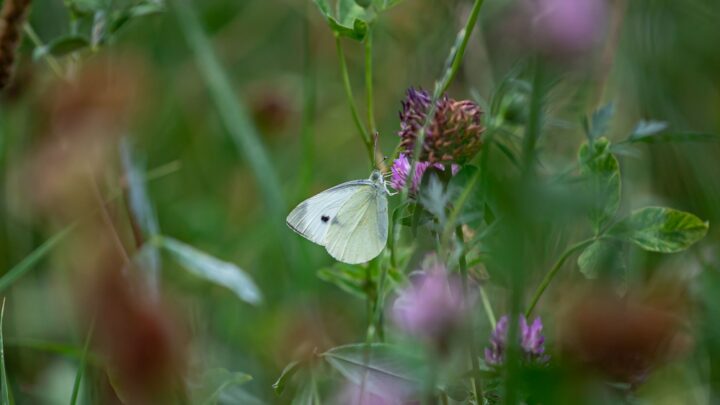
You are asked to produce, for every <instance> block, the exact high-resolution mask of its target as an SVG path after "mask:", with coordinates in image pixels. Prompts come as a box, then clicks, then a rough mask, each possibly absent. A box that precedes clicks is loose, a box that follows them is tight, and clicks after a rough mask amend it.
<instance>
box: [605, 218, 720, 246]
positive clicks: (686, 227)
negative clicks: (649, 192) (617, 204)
mask: <svg viewBox="0 0 720 405" xmlns="http://www.w3.org/2000/svg"><path fill="white" fill-rule="evenodd" d="M708 227H709V226H708V223H707V222H703V221H702V220H700V218H698V217H696V216H695V215H693V214H690V213H688V212H683V211H678V210H675V209H672V208H665V207H647V208H642V209H639V210H636V211H633V212H632V213H631V214H630V216H629V217H627V218H625V219H624V220H622V221H621V222H619V223H618V224H616V225H615V226H613V227H612V228H611V229H610V230H609V234H610V235H612V236H615V237H617V238H619V239H621V240H625V241H628V242H632V243H634V244H636V245H637V246H639V247H641V248H643V249H645V250H647V251H650V252H659V253H676V252H680V251H682V250H685V249H687V248H688V247H690V246H691V245H692V244H694V243H696V242H697V241H699V240H700V239H702V238H703V237H705V234H706V233H707V231H708Z"/></svg>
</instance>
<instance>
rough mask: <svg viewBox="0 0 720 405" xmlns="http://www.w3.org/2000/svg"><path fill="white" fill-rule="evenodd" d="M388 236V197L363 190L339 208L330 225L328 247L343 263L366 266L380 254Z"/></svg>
mask: <svg viewBox="0 0 720 405" xmlns="http://www.w3.org/2000/svg"><path fill="white" fill-rule="evenodd" d="M387 236H388V215H387V197H386V195H385V193H384V192H383V191H382V190H379V189H378V188H376V187H370V188H367V189H362V190H359V191H358V193H357V194H355V195H353V196H352V198H349V199H348V200H347V201H346V202H345V203H344V204H343V205H342V206H341V207H340V208H339V210H338V211H337V214H336V215H335V217H334V219H333V220H332V221H331V223H330V228H329V229H328V232H327V235H326V241H325V248H326V249H327V251H328V253H330V255H331V256H332V257H334V258H335V259H337V260H339V261H341V262H344V263H349V264H356V263H363V262H367V261H369V260H372V259H373V258H375V257H376V256H377V255H379V254H380V252H381V251H382V250H383V248H384V247H385V243H386V242H387Z"/></svg>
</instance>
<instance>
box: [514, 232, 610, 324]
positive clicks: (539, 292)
mask: <svg viewBox="0 0 720 405" xmlns="http://www.w3.org/2000/svg"><path fill="white" fill-rule="evenodd" d="M595 241H596V239H595V238H590V239H586V240H584V241H582V242H578V243H576V244H574V245H572V246H570V247H569V248H567V250H565V252H563V254H562V255H560V258H559V259H558V260H557V262H555V265H553V267H552V268H551V269H550V271H549V272H547V274H545V277H544V278H543V280H542V282H540V285H539V286H538V288H537V290H535V294H534V295H533V298H532V300H531V301H530V306H529V307H528V309H527V311H526V312H525V316H526V317H529V316H530V315H531V314H532V312H533V310H534V309H535V306H536V305H537V303H538V301H540V297H542V295H543V293H544V292H545V290H546V289H547V287H548V285H550V282H551V281H552V280H553V278H555V275H556V274H557V273H558V271H560V268H562V265H563V264H565V261H566V260H567V259H568V258H569V257H570V256H571V255H572V254H573V253H575V252H577V251H578V250H580V249H583V248H585V247H586V246H589V245H590V244H591V243H593V242H595Z"/></svg>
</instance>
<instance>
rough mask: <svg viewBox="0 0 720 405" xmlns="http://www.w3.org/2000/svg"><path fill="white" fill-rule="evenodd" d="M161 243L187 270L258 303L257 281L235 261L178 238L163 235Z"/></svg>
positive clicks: (249, 301) (242, 298) (250, 301)
mask: <svg viewBox="0 0 720 405" xmlns="http://www.w3.org/2000/svg"><path fill="white" fill-rule="evenodd" d="M158 239H159V243H160V245H161V246H162V247H163V248H165V249H166V250H167V251H168V252H169V253H170V254H171V256H172V257H173V258H174V259H175V260H177V262H178V263H180V265H182V266H183V267H184V268H185V269H186V270H188V271H189V272H191V273H193V274H195V275H196V276H199V277H202V278H204V279H205V280H208V281H210V282H212V283H215V284H218V285H221V286H224V287H227V288H229V289H230V290H231V291H232V292H234V293H235V295H236V296H237V297H238V298H240V299H241V300H243V301H245V302H247V303H249V304H253V305H257V304H260V302H261V301H262V294H261V293H260V290H259V289H258V287H257V286H256V285H255V282H253V280H252V279H251V278H250V276H249V275H248V274H247V273H245V272H244V271H243V270H242V269H240V268H239V267H238V266H236V265H235V264H233V263H229V262H226V261H222V260H220V259H217V258H215V257H213V256H210V255H209V254H207V253H205V252H202V251H200V250H198V249H196V248H194V247H192V246H190V245H186V244H185V243H182V242H180V241H178V240H175V239H172V238H169V237H166V236H163V237H161V238H158Z"/></svg>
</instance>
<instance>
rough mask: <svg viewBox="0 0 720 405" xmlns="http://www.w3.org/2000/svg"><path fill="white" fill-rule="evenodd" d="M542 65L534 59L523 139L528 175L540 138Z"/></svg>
mask: <svg viewBox="0 0 720 405" xmlns="http://www.w3.org/2000/svg"><path fill="white" fill-rule="evenodd" d="M542 70H543V69H542V64H541V62H540V61H539V60H537V59H535V61H534V66H533V78H532V95H531V96H530V106H529V111H528V123H527V127H526V129H525V138H524V139H523V171H524V174H526V175H530V174H532V172H533V168H534V163H535V147H536V145H537V141H538V138H540V127H541V125H542V100H543V85H542V81H543V71H542Z"/></svg>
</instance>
